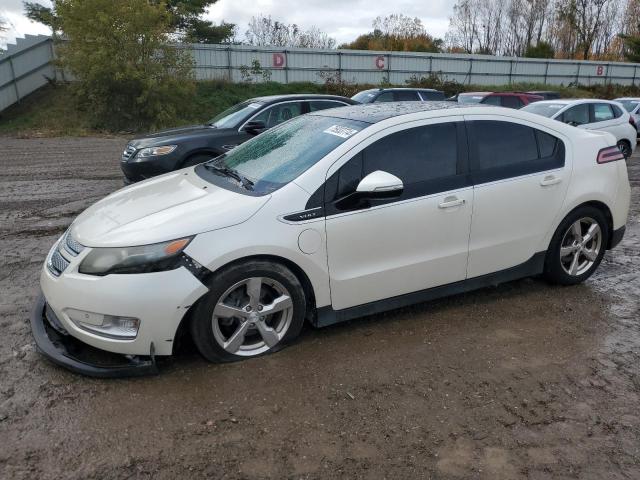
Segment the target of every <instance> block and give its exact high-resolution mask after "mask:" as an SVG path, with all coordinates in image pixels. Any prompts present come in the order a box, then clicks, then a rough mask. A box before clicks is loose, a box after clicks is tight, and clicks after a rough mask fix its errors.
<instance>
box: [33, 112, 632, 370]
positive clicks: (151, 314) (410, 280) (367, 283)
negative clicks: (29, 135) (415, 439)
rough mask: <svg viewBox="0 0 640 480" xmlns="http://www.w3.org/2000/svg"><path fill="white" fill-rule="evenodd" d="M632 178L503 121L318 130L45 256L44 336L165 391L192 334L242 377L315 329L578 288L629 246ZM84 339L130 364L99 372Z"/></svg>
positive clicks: (131, 198) (358, 119)
mask: <svg viewBox="0 0 640 480" xmlns="http://www.w3.org/2000/svg"><path fill="white" fill-rule="evenodd" d="M622 159H623V156H622V155H621V153H620V151H619V150H618V148H617V147H616V146H615V139H614V138H613V136H612V135H611V134H608V133H603V132H591V131H586V130H579V129H577V128H573V127H571V126H568V125H565V124H563V123H560V122H556V121H554V120H550V119H548V118H545V117H542V116H539V115H532V114H530V113H527V112H522V111H518V110H507V109H504V108H500V107H489V106H476V105H472V106H467V105H460V104H454V103H447V102H441V103H423V102H411V103H409V102H406V103H386V104H373V105H358V106H352V107H343V108H339V109H331V110H324V111H319V112H314V113H311V114H308V115H305V116H301V117H298V118H295V119H293V120H290V121H288V122H286V123H283V124H282V125H280V126H278V127H275V128H273V129H271V130H269V131H267V132H265V133H263V134H262V135H260V136H258V137H256V138H255V139H252V140H249V141H248V142H246V143H244V144H242V145H240V146H238V147H236V148H235V149H233V150H232V151H230V152H228V153H226V154H225V155H223V156H221V157H218V158H217V159H213V160H211V161H209V162H207V163H204V164H202V165H199V166H196V167H190V168H186V169H184V170H179V171H176V172H172V173H168V174H165V175H162V176H159V177H156V178H154V179H151V180H147V181H145V182H142V183H139V184H136V185H133V186H130V187H127V188H124V189H122V190H119V191H117V192H115V193H113V194H111V195H109V196H108V197H106V198H105V199H103V200H101V201H99V202H97V203H96V204H95V205H93V206H91V207H90V208H88V209H87V210H86V211H85V212H83V213H82V214H81V215H80V216H79V217H78V218H77V219H76V220H75V221H74V222H73V223H72V225H71V226H70V227H69V229H68V230H67V232H66V233H65V234H64V235H63V236H62V237H61V238H60V240H59V241H58V242H57V243H56V244H55V245H54V246H53V248H52V249H51V251H50V253H49V254H48V256H47V259H46V263H45V265H44V267H43V270H42V274H41V279H40V284H41V287H42V291H43V294H44V296H43V297H41V298H40V299H39V301H38V304H37V305H36V308H35V309H34V314H33V315H32V318H31V322H32V328H33V331H34V335H35V338H36V341H37V344H38V346H39V348H40V350H41V351H44V352H45V353H46V354H47V355H48V356H49V357H50V358H52V359H53V360H54V361H56V362H57V363H59V364H62V365H64V366H66V367H68V368H71V369H74V370H78V371H82V372H84V373H88V374H91V375H117V374H119V373H120V374H135V373H147V372H148V371H150V370H153V369H154V368H155V365H154V364H153V358H154V357H155V356H158V355H171V354H172V353H173V351H174V345H175V343H176V338H177V332H183V331H186V332H188V333H189V334H190V335H191V336H192V337H193V341H194V342H195V344H196V346H197V348H198V349H199V351H200V352H201V353H202V355H203V356H204V357H205V358H207V359H208V360H211V361H233V360H239V359H242V358H248V357H254V356H257V355H261V354H264V353H267V352H273V351H276V350H279V349H280V348H282V347H284V346H285V345H287V344H289V343H291V342H292V341H293V340H294V339H295V338H296V336H297V335H298V334H299V332H300V330H301V328H302V326H303V323H304V322H305V320H308V321H309V322H311V323H312V324H313V325H315V326H324V325H329V324H332V323H335V322H339V321H342V320H347V319H351V318H354V317H359V316H362V315H368V314H372V313H376V312H381V311H384V310H389V309H393V308H397V307H401V306H403V305H408V304H412V303H416V302H422V301H425V300H429V299H433V298H435V297H440V296H444V295H448V294H453V293H459V292H463V291H467V290H471V289H476V288H479V287H482V286H485V285H494V284H496V283H500V282H504V281H509V280H513V279H516V278H520V277H525V276H530V275H537V274H544V276H545V277H546V278H547V279H549V280H550V281H552V282H555V283H559V284H565V285H567V284H575V283H579V282H582V281H584V280H585V279H586V278H588V277H589V276H590V275H591V274H592V273H593V271H594V270H595V269H596V268H597V267H598V265H599V263H600V261H601V260H602V257H603V255H604V253H605V250H607V249H609V248H612V247H614V246H615V245H616V244H617V243H618V242H619V241H620V240H621V238H622V235H623V233H624V230H625V223H626V220H627V211H628V209H629V198H630V187H629V181H628V178H627V169H626V163H625V162H624V161H620V160H622ZM70 339H71V340H70ZM74 339H76V340H79V341H80V342H82V343H83V344H88V345H90V346H93V347H96V348H97V349H100V350H105V351H108V352H115V353H118V354H124V355H127V356H129V357H127V363H126V364H125V365H123V366H120V367H114V366H113V365H110V366H108V367H105V366H99V365H95V364H93V363H91V364H89V363H87V362H85V361H83V360H81V359H79V358H78V356H77V355H75V354H72V353H70V351H69V349H68V348H65V342H67V341H73V342H75V340H74Z"/></svg>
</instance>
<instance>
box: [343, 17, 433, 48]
mask: <svg viewBox="0 0 640 480" xmlns="http://www.w3.org/2000/svg"><path fill="white" fill-rule="evenodd" d="M372 27H373V31H372V32H369V33H366V34H364V35H360V36H358V37H357V38H356V39H355V40H354V41H352V42H350V43H346V44H343V45H341V46H340V48H345V49H352V50H390V51H405V52H439V51H441V49H442V44H443V42H442V40H440V39H437V38H434V37H432V36H431V35H429V34H428V33H427V31H426V29H425V28H424V25H423V24H422V21H421V20H420V19H419V18H417V17H416V18H411V17H408V16H406V15H403V14H393V15H389V16H386V17H377V18H376V19H375V20H374V21H373V24H372Z"/></svg>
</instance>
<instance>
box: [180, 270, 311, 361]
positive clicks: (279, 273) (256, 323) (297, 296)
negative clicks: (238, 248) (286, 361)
mask: <svg viewBox="0 0 640 480" xmlns="http://www.w3.org/2000/svg"><path fill="white" fill-rule="evenodd" d="M209 288H210V290H209V292H208V293H207V294H206V295H205V296H204V297H203V298H202V299H201V300H200V302H199V303H198V304H197V305H196V308H195V311H194V317H193V320H192V322H191V335H192V337H193V341H194V343H195V344H196V346H197V348H198V350H199V351H200V353H201V354H202V356H203V357H205V358H206V359H207V360H209V361H211V362H233V361H237V360H242V359H245V358H249V357H256V356H259V355H264V354H267V353H272V352H276V351H278V350H281V349H282V348H284V347H285V346H286V345H288V344H289V343H291V342H292V341H293V340H294V339H295V338H296V337H297V336H298V335H299V333H300V330H301V329H302V325H303V323H304V318H305V313H306V298H305V293H304V289H303V288H302V285H301V284H300V281H299V280H298V278H297V277H296V276H295V275H294V274H293V273H292V272H291V271H290V270H289V269H288V268H286V267H285V266H284V265H281V264H279V263H276V262H269V261H261V260H253V261H246V262H242V263H238V264H235V265H232V266H230V267H227V268H225V269H224V270H222V271H221V272H220V273H218V274H216V275H215V276H214V278H213V279H212V280H211V282H210V285H209Z"/></svg>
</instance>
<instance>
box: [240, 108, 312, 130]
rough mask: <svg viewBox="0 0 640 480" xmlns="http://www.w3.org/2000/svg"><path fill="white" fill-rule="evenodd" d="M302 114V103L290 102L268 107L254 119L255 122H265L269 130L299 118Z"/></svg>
mask: <svg viewBox="0 0 640 480" xmlns="http://www.w3.org/2000/svg"><path fill="white" fill-rule="evenodd" d="M301 114H302V103H301V102H288V103H280V104H276V105H273V106H271V107H268V108H267V109H265V110H264V111H262V112H261V113H260V114H258V115H257V116H255V117H254V118H252V119H251V120H252V121H254V122H258V121H260V122H264V124H265V125H266V126H267V128H271V127H275V126H276V125H279V124H281V123H282V122H286V121H287V120H290V119H292V118H293V117H297V116H298V115H301Z"/></svg>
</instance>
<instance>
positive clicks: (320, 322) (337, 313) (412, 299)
mask: <svg viewBox="0 0 640 480" xmlns="http://www.w3.org/2000/svg"><path fill="white" fill-rule="evenodd" d="M546 253H547V252H538V253H536V254H535V255H534V256H533V257H531V258H530V259H529V260H527V261H526V262H524V263H523V264H521V265H517V266H515V267H511V268H508V269H506V270H502V271H500V272H495V273H489V274H487V275H482V276H480V277H475V278H469V279H467V280H462V281H459V282H454V283H449V284H447V285H442V286H439V287H433V288H428V289H426V290H420V291H418V292H413V293H407V294H405V295H398V296H397V297H393V298H386V299H384V300H377V301H375V302H370V303H365V304H364V305H358V306H356V307H350V308H345V309H343V310H334V309H333V308H332V307H331V306H326V307H321V308H319V309H318V311H317V316H316V320H315V326H317V327H326V326H327V325H332V324H334V323H338V322H344V321H346V320H351V319H352V318H357V317H364V316H366V315H373V314H375V313H380V312H386V311H388V310H394V309H396V308H401V307H406V306H407V305H413V304H415V303H422V302H428V301H430V300H435V299H437V298H441V297H447V296H450V295H455V294H458V293H464V292H469V291H471V290H477V289H479V288H482V287H487V286H492V285H494V286H495V285H499V284H501V283H504V282H510V281H512V280H517V279H519V278H524V277H530V276H533V275H539V274H540V273H542V272H543V270H544V259H545V256H546Z"/></svg>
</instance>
